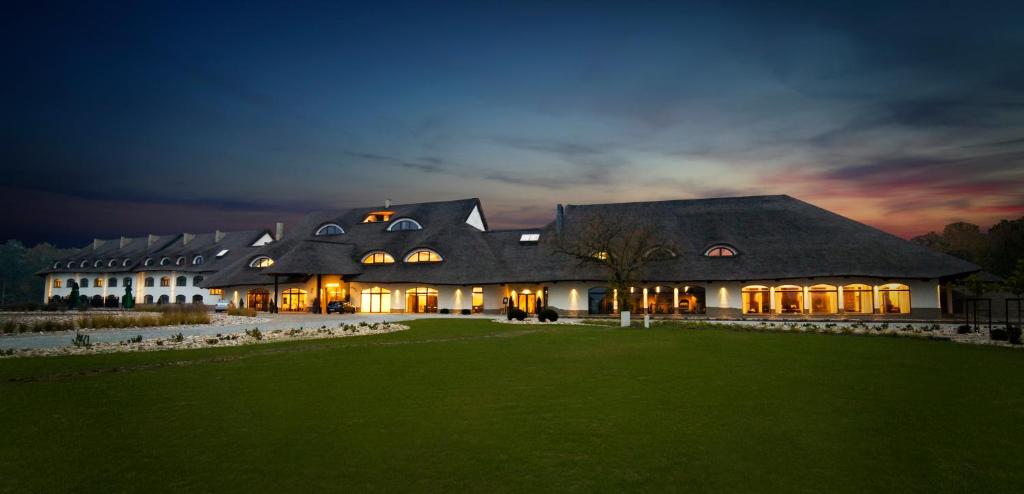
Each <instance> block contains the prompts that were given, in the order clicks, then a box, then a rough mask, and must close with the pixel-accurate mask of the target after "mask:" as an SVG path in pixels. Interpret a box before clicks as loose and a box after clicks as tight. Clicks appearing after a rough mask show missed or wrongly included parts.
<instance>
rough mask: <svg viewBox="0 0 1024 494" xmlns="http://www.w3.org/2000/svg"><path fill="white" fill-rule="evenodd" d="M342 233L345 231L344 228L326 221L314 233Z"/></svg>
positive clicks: (319, 234) (326, 234)
mask: <svg viewBox="0 0 1024 494" xmlns="http://www.w3.org/2000/svg"><path fill="white" fill-rule="evenodd" d="M342 233H345V230H342V229H341V227H340V226H338V225H337V224H336V223H328V224H326V225H324V226H321V227H320V228H318V229H317V230H316V235H317V236H320V237H323V236H328V235H341V234H342Z"/></svg>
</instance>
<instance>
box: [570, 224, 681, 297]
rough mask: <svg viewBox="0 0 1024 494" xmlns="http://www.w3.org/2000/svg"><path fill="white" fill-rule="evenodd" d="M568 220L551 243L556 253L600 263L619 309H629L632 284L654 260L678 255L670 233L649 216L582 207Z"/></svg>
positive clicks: (593, 264)
mask: <svg viewBox="0 0 1024 494" xmlns="http://www.w3.org/2000/svg"><path fill="white" fill-rule="evenodd" d="M573 216H574V217H573V218H571V219H569V220H568V221H566V223H565V224H564V225H563V226H562V228H561V231H560V232H558V234H557V239H556V240H555V242H554V243H553V244H551V245H552V249H553V250H554V251H555V252H556V253H560V254H564V255H568V256H571V257H573V258H574V259H576V260H577V261H578V262H579V264H580V265H581V266H587V265H590V266H599V267H600V268H602V269H603V270H604V271H605V272H606V273H607V275H608V283H609V285H611V288H614V289H615V290H616V302H617V303H618V306H619V310H626V309H627V308H628V307H629V305H628V298H627V297H628V293H629V287H630V286H632V285H634V283H635V281H637V279H636V278H637V275H638V274H640V273H641V271H642V270H643V268H645V267H646V266H648V265H649V264H651V263H652V262H656V261H661V260H665V259H667V258H671V257H674V256H675V249H674V248H673V247H672V246H671V245H669V244H668V239H667V236H666V235H664V234H663V232H662V230H661V228H659V227H658V226H657V224H655V222H654V221H652V220H651V218H649V217H633V216H628V217H627V216H624V215H618V214H617V215H605V214H600V213H598V212H591V211H585V212H584V211H579V212H577V213H576V214H574V215H573Z"/></svg>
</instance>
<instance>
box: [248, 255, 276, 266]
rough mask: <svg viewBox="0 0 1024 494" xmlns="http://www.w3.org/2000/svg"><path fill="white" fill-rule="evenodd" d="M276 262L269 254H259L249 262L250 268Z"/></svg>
mask: <svg viewBox="0 0 1024 494" xmlns="http://www.w3.org/2000/svg"><path fill="white" fill-rule="evenodd" d="M273 264H274V260H273V259H271V258H269V257H267V256H258V257H256V258H255V259H253V260H252V261H250V262H249V267H250V268H265V267H268V266H271V265H273Z"/></svg>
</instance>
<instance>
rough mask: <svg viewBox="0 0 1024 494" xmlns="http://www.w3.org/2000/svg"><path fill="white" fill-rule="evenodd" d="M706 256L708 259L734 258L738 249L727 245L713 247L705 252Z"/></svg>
mask: <svg viewBox="0 0 1024 494" xmlns="http://www.w3.org/2000/svg"><path fill="white" fill-rule="evenodd" d="M704 255H705V256H707V257H732V256H735V255H736V249H734V248H732V247H730V246H728V245H725V244H718V245H712V246H711V247H708V250H706V251H704Z"/></svg>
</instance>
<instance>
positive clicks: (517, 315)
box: [508, 307, 527, 321]
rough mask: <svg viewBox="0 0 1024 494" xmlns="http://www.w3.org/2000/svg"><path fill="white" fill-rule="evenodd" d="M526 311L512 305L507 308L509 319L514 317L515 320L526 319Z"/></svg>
mask: <svg viewBox="0 0 1024 494" xmlns="http://www.w3.org/2000/svg"><path fill="white" fill-rule="evenodd" d="M526 316H527V314H526V311H524V310H521V309H517V308H515V307H512V308H510V309H509V310H508V318H509V320H512V319H515V320H517V321H523V320H525V319H526Z"/></svg>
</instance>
